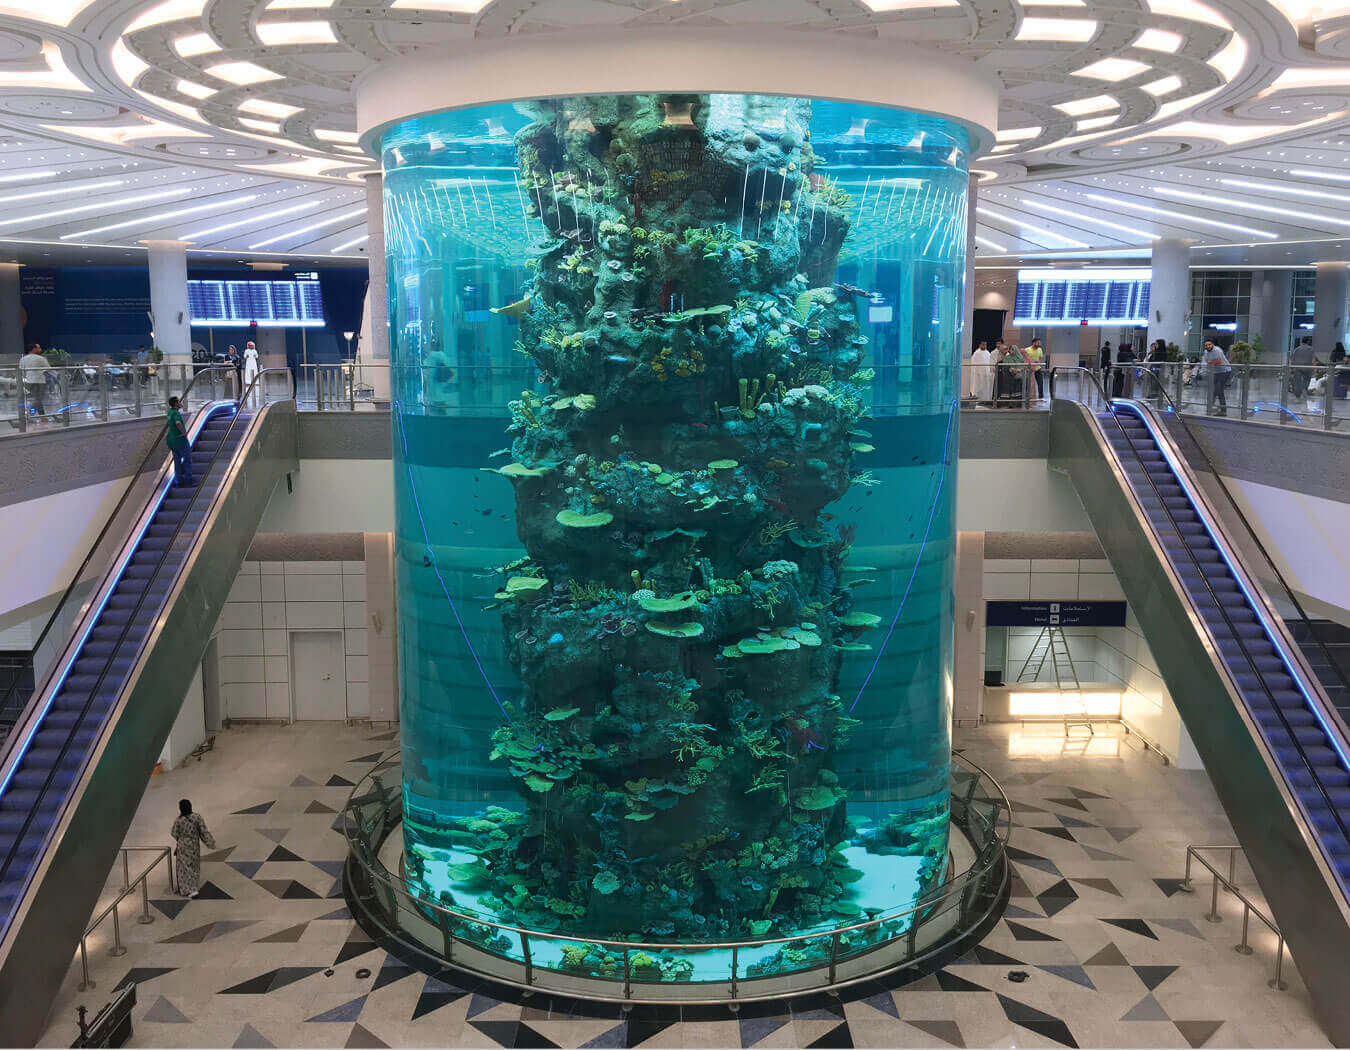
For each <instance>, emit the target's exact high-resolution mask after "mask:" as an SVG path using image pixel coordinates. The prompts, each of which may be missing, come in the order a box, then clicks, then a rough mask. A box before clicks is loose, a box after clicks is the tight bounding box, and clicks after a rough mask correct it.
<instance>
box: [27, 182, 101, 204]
mask: <svg viewBox="0 0 1350 1050" xmlns="http://www.w3.org/2000/svg"><path fill="white" fill-rule="evenodd" d="M125 184H126V179H109V180H107V181H105V182H85V183H81V184H80V185H78V186H58V187H57V188H56V189H52V190H29V191H28V192H26V193H10V194H7V195H6V196H3V197H0V204H14V203H15V202H17V201H31V200H37V199H38V198H39V197H69V196H70V195H71V194H72V193H102V192H103V191H104V190H110V189H112V188H113V187H114V186H123V185H125Z"/></svg>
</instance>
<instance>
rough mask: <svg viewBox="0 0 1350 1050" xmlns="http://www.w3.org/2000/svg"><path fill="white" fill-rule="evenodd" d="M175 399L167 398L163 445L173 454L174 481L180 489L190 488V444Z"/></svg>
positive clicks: (191, 478) (177, 402) (181, 413)
mask: <svg viewBox="0 0 1350 1050" xmlns="http://www.w3.org/2000/svg"><path fill="white" fill-rule="evenodd" d="M178 406H179V401H178V398H176V397H171V398H169V413H168V417H167V420H166V422H167V424H168V429H167V430H166V431H165V433H164V443H165V444H166V445H168V446H169V451H170V452H172V453H173V474H174V480H175V481H176V482H177V483H178V486H179V487H180V488H182V487H184V486H190V485H191V484H192V482H193V477H192V442H190V441H189V440H188V433H187V427H186V426H184V425H183V412H182V410H181V409H180V408H179V407H178Z"/></svg>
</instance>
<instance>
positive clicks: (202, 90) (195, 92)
mask: <svg viewBox="0 0 1350 1050" xmlns="http://www.w3.org/2000/svg"><path fill="white" fill-rule="evenodd" d="M174 86H175V87H176V88H178V90H179V91H181V92H182V93H183V94H184V95H191V96H192V97H193V98H210V97H211V96H212V95H214V94H215V93H216V89H215V88H213V87H207V86H206V85H205V84H196V83H193V82H192V81H191V80H180V81H178V83H177V84H175V85H174Z"/></svg>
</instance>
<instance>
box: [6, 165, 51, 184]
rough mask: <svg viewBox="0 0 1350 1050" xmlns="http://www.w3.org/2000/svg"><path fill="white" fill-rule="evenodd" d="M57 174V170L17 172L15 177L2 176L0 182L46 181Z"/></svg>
mask: <svg viewBox="0 0 1350 1050" xmlns="http://www.w3.org/2000/svg"><path fill="white" fill-rule="evenodd" d="M55 174H57V171H56V169H55V168H39V169H35V170H33V171H19V172H15V173H14V174H13V175H0V182H32V181H33V180H34V179H45V178H47V177H49V176H51V175H55Z"/></svg>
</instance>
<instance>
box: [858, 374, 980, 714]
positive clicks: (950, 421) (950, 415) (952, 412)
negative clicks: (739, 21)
mask: <svg viewBox="0 0 1350 1050" xmlns="http://www.w3.org/2000/svg"><path fill="white" fill-rule="evenodd" d="M960 407H961V402H960V401H959V400H957V399H956V398H953V399H952V404H951V408H950V409H948V411H947V433H946V436H945V437H943V439H942V472H941V473H940V474H939V475H938V483H937V488H936V489H934V490H933V502H932V505H931V506H930V507H929V508H928V524H927V525H925V526H924V529H923V539H922V540H920V541H919V550H918V553H917V554H915V556H914V568H913V569H911V570H910V573H909V582H908V583H906V584H905V593H904V594H902V595H901V596H900V605H899V607H898V608H897V609H896V610H895V615H894V616H892V617H891V625H890V627H888V628H887V629H886V637H885V638H883V639H882V640H881V644H880V645H879V646H877V655H876V658H875V659H874V660H873V661H872V666H871V668H870V669H869V670H868V672H867V677H865V678H864V679H863V683H862V685H861V686H859V687H858V695H857V696H855V697H854V698H853V703H852V704H850V705H849V709H848V710H849V714H852V713H853V709H854V708H855V707H857V706H858V701H860V700H861V699H862V696H863V693H865V692H867V687H868V685H869V684H871V681H872V676H873V675H874V674H876V673H877V668H878V667H879V666H880V665H881V658H882V656H884V655H885V653H886V646H887V645H888V644H889V643H890V640H891V635H893V634H895V628H896V627H897V626H898V625H899V623H900V617H901V615H902V614H903V613H904V611H905V603H906V602H907V601H909V592H910V591H912V590H913V589H914V580H915V579H916V578H917V577H918V575H919V566H920V565H921V564H922V563H923V552H924V549H925V548H926V547H927V546H928V537H929V536H930V535H931V534H932V532H933V522H934V520H936V518H937V509H938V504H939V502H940V501H941V499H942V489H943V487H944V486H945V485H946V484H947V470H948V468H949V467H950V466H951V444H952V431H953V430H954V429H955V424H956V413H957V410H958V409H959V408H960Z"/></svg>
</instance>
